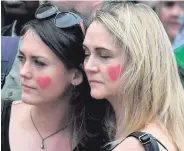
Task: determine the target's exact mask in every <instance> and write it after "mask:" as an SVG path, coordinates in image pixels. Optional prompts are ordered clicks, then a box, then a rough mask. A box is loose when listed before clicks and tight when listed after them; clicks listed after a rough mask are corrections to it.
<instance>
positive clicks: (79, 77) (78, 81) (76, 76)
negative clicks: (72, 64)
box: [71, 69, 83, 86]
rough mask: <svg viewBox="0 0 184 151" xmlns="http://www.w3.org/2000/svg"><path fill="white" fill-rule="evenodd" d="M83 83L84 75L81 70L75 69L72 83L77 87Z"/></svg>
mask: <svg viewBox="0 0 184 151" xmlns="http://www.w3.org/2000/svg"><path fill="white" fill-rule="evenodd" d="M82 81H83V76H82V73H81V72H80V71H79V70H77V69H75V70H74V73H73V78H72V81H71V83H72V84H73V85H75V86H77V85H79V84H81V83H82Z"/></svg>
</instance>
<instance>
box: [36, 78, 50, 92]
mask: <svg viewBox="0 0 184 151" xmlns="http://www.w3.org/2000/svg"><path fill="white" fill-rule="evenodd" d="M36 83H37V84H38V85H39V87H40V88H41V89H43V90H44V89H47V88H48V87H49V86H50V85H51V83H52V79H51V78H50V77H49V76H39V77H37V78H36Z"/></svg>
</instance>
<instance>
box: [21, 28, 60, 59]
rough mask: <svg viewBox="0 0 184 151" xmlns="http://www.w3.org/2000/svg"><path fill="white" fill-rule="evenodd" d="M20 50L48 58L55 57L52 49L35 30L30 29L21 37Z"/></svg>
mask: <svg viewBox="0 0 184 151" xmlns="http://www.w3.org/2000/svg"><path fill="white" fill-rule="evenodd" d="M20 50H21V52H23V53H24V54H25V55H26V54H27V55H40V56H43V57H46V58H50V57H54V58H56V56H54V53H53V52H52V50H51V49H50V48H49V47H48V46H47V45H46V44H44V42H43V41H42V40H41V39H40V37H39V36H38V35H37V34H36V32H34V31H33V30H28V31H27V32H26V33H25V35H24V36H23V37H22V39H21V43H20Z"/></svg>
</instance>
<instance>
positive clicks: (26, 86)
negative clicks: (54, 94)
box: [22, 84, 35, 89]
mask: <svg viewBox="0 0 184 151" xmlns="http://www.w3.org/2000/svg"><path fill="white" fill-rule="evenodd" d="M22 87H24V88H27V89H35V88H34V87H32V86H29V85H25V84H22Z"/></svg>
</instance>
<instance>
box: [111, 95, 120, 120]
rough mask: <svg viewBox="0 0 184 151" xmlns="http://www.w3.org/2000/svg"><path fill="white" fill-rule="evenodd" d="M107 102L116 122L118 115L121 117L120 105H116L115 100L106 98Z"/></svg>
mask: <svg viewBox="0 0 184 151" xmlns="http://www.w3.org/2000/svg"><path fill="white" fill-rule="evenodd" d="M107 100H108V101H109V103H110V104H111V105H112V108H113V110H114V112H115V118H116V121H117V119H119V117H120V115H121V110H122V108H121V105H119V104H118V102H117V98H115V97H114V98H108V99H107Z"/></svg>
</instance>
